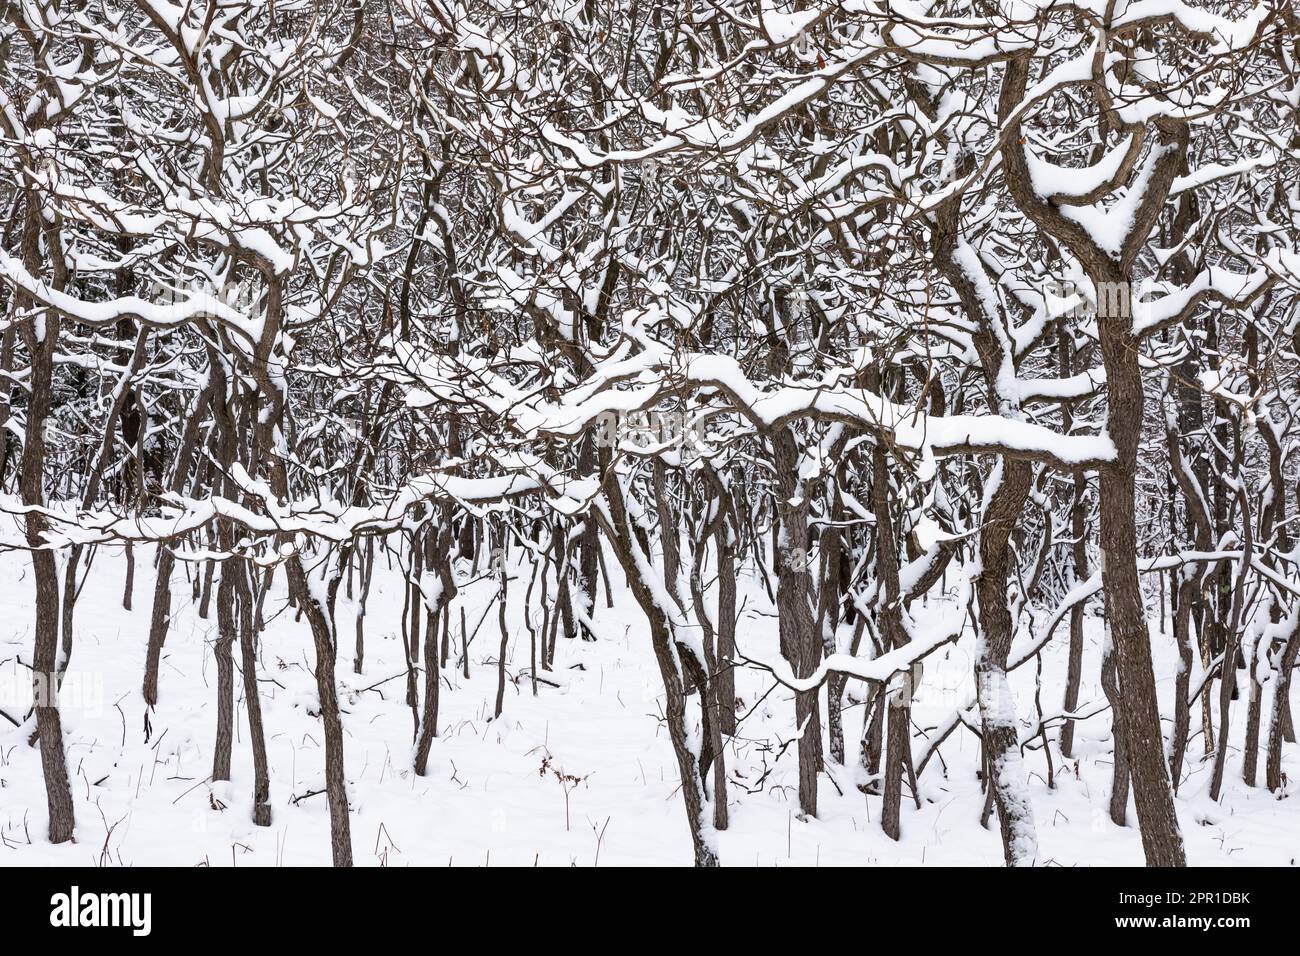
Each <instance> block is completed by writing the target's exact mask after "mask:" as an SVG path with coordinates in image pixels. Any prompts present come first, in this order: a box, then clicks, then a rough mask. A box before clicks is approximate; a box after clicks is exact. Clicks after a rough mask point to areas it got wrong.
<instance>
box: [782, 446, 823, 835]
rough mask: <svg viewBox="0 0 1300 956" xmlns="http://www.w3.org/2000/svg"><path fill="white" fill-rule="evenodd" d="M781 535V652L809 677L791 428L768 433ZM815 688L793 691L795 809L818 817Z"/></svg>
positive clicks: (799, 496)
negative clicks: (796, 768) (796, 774)
mask: <svg viewBox="0 0 1300 956" xmlns="http://www.w3.org/2000/svg"><path fill="white" fill-rule="evenodd" d="M772 451H773V465H774V466H775V469H776V475H775V479H776V496H777V505H776V508H777V514H778V516H779V520H780V533H779V538H778V543H777V548H776V611H777V620H778V624H779V628H780V632H781V655H782V656H783V657H784V658H785V659H786V660H787V661H788V662H789V664H790V667H791V669H793V671H794V674H795V676H796V677H807V676H809V675H810V674H812V672H813V671H814V670H816V668H817V665H818V663H820V660H821V641H820V640H819V639H818V637H817V634H816V631H815V627H814V623H813V610H812V601H813V595H812V575H811V574H810V573H809V570H808V565H809V560H808V552H807V547H808V500H807V495H806V492H805V489H804V487H803V482H802V481H800V480H799V448H798V444H797V443H796V441H795V437H794V434H793V433H792V432H791V430H790V429H789V428H781V429H779V430H778V431H777V432H776V433H775V434H774V435H773V436H772ZM819 694H820V691H819V690H809V691H796V692H795V698H794V705H795V710H794V712H795V726H796V727H797V728H798V731H799V734H800V737H799V810H800V812H802V813H804V814H806V815H808V816H816V815H817V775H818V773H819V772H820V771H821V762H822V725H821V708H820V706H819V701H818V695H819Z"/></svg>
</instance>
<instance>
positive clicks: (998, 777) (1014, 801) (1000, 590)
mask: <svg viewBox="0 0 1300 956" xmlns="http://www.w3.org/2000/svg"><path fill="white" fill-rule="evenodd" d="M1001 471H1002V473H1001V476H1000V477H999V478H995V479H994V480H995V481H997V482H998V484H997V487H996V489H995V490H994V492H993V495H992V497H991V498H990V499H989V504H988V508H987V510H986V512H985V514H984V523H983V526H982V527H981V529H980V545H979V548H980V574H979V577H978V578H977V579H976V581H975V594H976V598H977V599H978V601H979V626H980V643H979V650H978V653H977V657H976V661H975V681H976V683H975V686H976V691H977V696H978V701H979V708H980V720H981V728H982V732H983V738H984V752H985V757H986V760H987V766H988V769H989V775H990V779H989V786H990V787H991V788H992V791H993V799H994V802H995V804H996V805H997V809H998V823H999V826H1000V828H1001V831H1002V850H1003V855H1004V857H1005V859H1006V863H1007V865H1008V866H1029V865H1032V864H1033V862H1034V858H1035V857H1036V856H1037V854H1038V838H1037V835H1036V833H1035V830H1034V817H1033V808H1032V807H1031V806H1030V803H1029V799H1028V793H1027V788H1026V785H1025V780H1024V775H1025V772H1024V768H1023V766H1022V764H1021V760H1020V747H1019V740H1018V730H1017V725H1016V709H1015V701H1014V699H1013V698H1012V694H1011V686H1010V684H1008V683H1007V657H1008V655H1009V654H1010V653H1011V640H1012V637H1013V635H1014V626H1013V621H1012V619H1011V611H1010V608H1009V607H1008V599H1007V589H1008V586H1009V584H1010V579H1009V571H1010V560H1009V553H1008V552H1009V541H1010V535H1011V530H1012V529H1013V528H1014V527H1015V525H1016V522H1017V521H1018V520H1019V517H1020V513H1021V511H1022V510H1023V509H1024V504H1025V500H1026V499H1027V498H1028V497H1029V488H1030V483H1031V481H1032V478H1033V466H1032V465H1030V463H1029V462H1025V461H1011V460H1004V462H1003V463H1002V466H1001Z"/></svg>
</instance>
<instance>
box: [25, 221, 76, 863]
mask: <svg viewBox="0 0 1300 956" xmlns="http://www.w3.org/2000/svg"><path fill="white" fill-rule="evenodd" d="M35 203H36V200H35V198H34V197H32V198H29V199H28V204H29V209H28V215H27V223H26V228H25V229H24V233H23V250H22V251H23V259H24V262H25V264H26V265H27V267H28V269H30V270H32V271H35V270H36V269H37V268H38V264H39V262H40V260H41V257H42V254H41V250H40V247H39V243H38V241H37V238H38V235H39V225H38V216H39V212H38V210H37V209H36V207H35ZM62 256H63V252H62V250H61V249H54V250H53V251H52V257H53V258H54V259H55V260H56V263H55V266H56V269H58V270H60V271H61V270H62ZM60 284H61V283H60ZM15 304H16V305H17V310H18V312H19V313H20V314H22V313H23V312H24V311H25V310H28V309H32V308H33V306H34V303H32V301H31V299H30V297H29V296H28V295H26V294H25V293H21V292H20V293H19V294H18V296H17V298H16V303H15ZM28 315H29V318H28V319H27V320H26V321H24V322H23V324H22V335H23V340H24V342H25V344H26V345H27V351H28V354H29V355H30V357H31V366H30V370H29V373H28V378H27V386H28V396H27V427H26V430H25V431H24V434H23V457H22V468H21V471H20V472H19V479H18V483H19V490H20V493H21V495H22V499H23V504H24V505H27V506H29V507H32V508H33V510H32V511H29V512H28V513H27V515H26V518H25V523H26V531H27V542H28V544H29V545H31V546H32V548H33V549H37V548H39V546H40V545H41V544H42V543H43V538H42V535H43V533H44V532H45V531H46V529H47V528H48V522H47V521H46V519H45V517H44V516H43V515H41V514H40V513H39V511H38V510H36V509H39V508H40V507H42V506H43V505H44V504H45V488H44V480H45V474H44V472H45V422H46V418H47V416H48V415H49V413H50V405H51V402H52V400H53V389H52V384H51V381H52V375H53V370H54V351H55V348H56V346H57V344H58V338H59V316H58V314H57V313H56V312H54V311H53V310H42V312H41V314H40V315H39V316H33V315H31V313H28ZM32 571H33V577H34V579H35V588H36V622H35V624H36V644H35V648H34V649H33V654H32V684H33V697H34V700H35V705H36V707H35V710H36V734H37V737H38V738H39V740H40V748H41V769H42V772H43V773H44V776H45V797H46V804H47V808H48V811H49V838H50V842H51V843H64V842H66V841H68V840H70V839H72V831H73V826H74V820H73V806H72V787H71V784H70V783H69V781H68V767H67V763H66V760H65V758H64V751H63V722H62V719H61V717H60V716H59V701H58V687H59V684H58V671H59V665H58V655H59V616H60V615H59V611H60V608H59V571H58V566H57V564H56V562H55V560H54V554H53V553H52V552H50V551H49V550H44V549H42V550H33V551H32Z"/></svg>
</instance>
